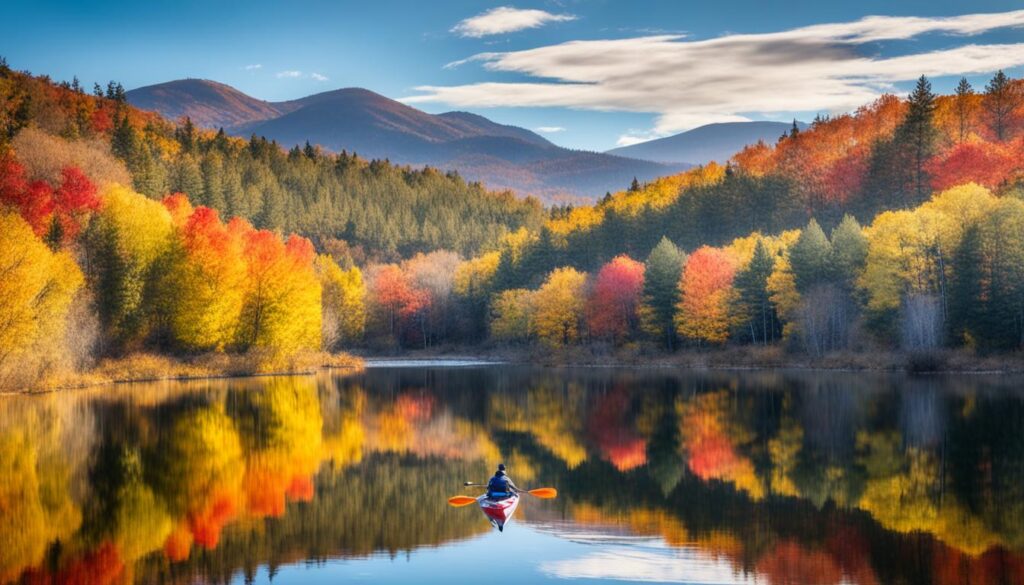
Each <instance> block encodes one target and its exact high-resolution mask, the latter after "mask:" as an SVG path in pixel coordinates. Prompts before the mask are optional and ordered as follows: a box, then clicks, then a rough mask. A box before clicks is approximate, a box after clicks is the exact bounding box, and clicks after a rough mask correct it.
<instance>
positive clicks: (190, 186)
mask: <svg viewBox="0 0 1024 585" xmlns="http://www.w3.org/2000/svg"><path fill="white" fill-rule="evenodd" d="M171 192H173V193H184V194H186V195H188V196H189V199H192V200H193V201H195V202H197V203H202V202H203V201H204V197H205V196H204V193H203V173H202V171H201V170H200V169H199V163H197V162H196V159H195V158H194V157H192V156H190V155H187V154H180V155H179V156H178V160H177V161H175V164H174V172H173V175H172V177H171Z"/></svg>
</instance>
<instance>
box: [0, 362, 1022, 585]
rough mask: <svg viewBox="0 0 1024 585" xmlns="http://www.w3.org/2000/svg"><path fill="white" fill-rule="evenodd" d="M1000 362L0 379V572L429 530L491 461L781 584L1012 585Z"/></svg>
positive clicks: (333, 547) (193, 571) (70, 578)
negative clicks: (59, 381)
mask: <svg viewBox="0 0 1024 585" xmlns="http://www.w3.org/2000/svg"><path fill="white" fill-rule="evenodd" d="M1015 382H1016V381H1014V380H1006V379H997V378H986V377H970V378H925V379H913V378H906V377H900V376H882V375H864V374H856V375H854V374H807V373H786V372H764V373H742V374H740V373H682V374H680V373H669V372H664V371H650V370H648V371H642V370H603V369H600V370H583V369H580V370H543V369H527V368H511V367H490V368H460V369H449V370H445V369H438V368H422V369H391V370H389V369H380V370H373V369H371V370H367V371H366V372H363V373H360V374H354V375H350V376H328V375H323V376H319V377H282V378H265V379H257V380H245V381H235V380H230V381H216V382H204V383H163V384H148V385H141V384H140V385H131V386H123V387H117V388H113V389H105V390H98V391H91V392H81V393H66V394H60V395H48V396H42V397H8V398H5V399H3V400H0V477H2V479H3V481H2V482H0V582H10V581H22V582H26V583H58V582H59V583H65V582H67V583H71V582H88V583H125V582H154V581H162V582H182V583H185V582H192V581H195V580H197V579H198V580H204V581H210V582H227V581H229V580H231V579H232V578H234V577H236V576H238V575H239V574H242V575H245V576H247V577H248V578H252V576H253V575H255V573H256V570H257V567H260V566H266V567H268V568H269V570H270V572H271V574H273V572H274V571H275V570H277V568H278V567H280V566H282V565H286V564H290V563H295V562H300V561H325V560H328V559H332V558H353V557H366V556H367V555H374V554H377V553H385V554H387V555H391V556H394V555H397V554H399V553H402V552H408V551H412V550H415V549H418V548H421V547H431V546H441V545H445V544H448V543H453V542H456V541H459V540H461V539H466V538H470V537H474V536H476V535H479V534H483V533H484V532H486V531H488V530H489V527H488V526H487V524H486V523H485V522H483V521H482V519H481V517H480V516H479V515H476V514H469V513H455V512H453V511H451V510H450V509H449V508H447V507H446V497H447V496H449V495H452V494H453V493H459V492H458V489H459V488H458V486H459V485H460V483H461V482H462V481H464V480H475V481H479V480H482V479H484V477H485V475H484V474H485V473H487V472H488V471H489V470H490V469H491V467H492V466H493V465H494V463H495V462H496V461H498V460H504V461H506V462H507V463H509V465H510V472H512V474H513V477H515V478H516V479H517V480H518V481H519V482H520V483H521V484H525V483H529V484H531V485H540V484H545V485H555V486H557V487H558V488H559V489H560V491H561V494H562V495H561V497H560V498H559V499H558V500H555V501H552V502H545V503H541V502H536V503H534V502H531V505H530V506H526V507H524V508H525V509H523V510H521V512H520V514H521V516H520V519H521V520H523V521H525V522H528V523H531V524H533V525H535V526H537V527H539V528H542V529H545V530H549V531H554V532H556V533H557V532H558V531H559V530H566V529H568V528H569V527H574V528H572V529H573V530H576V529H580V528H586V529H588V530H590V531H597V532H599V533H602V532H603V533H608V534H622V533H628V534H633V535H637V536H647V537H654V538H657V539H659V540H660V541H661V542H663V543H665V545H667V546H670V547H675V548H677V549H679V550H680V551H682V550H687V551H696V553H699V554H700V555H703V557H701V558H712V559H715V560H716V562H719V563H721V562H726V563H728V565H729V566H730V567H731V568H732V571H733V572H734V573H735V574H737V575H745V576H749V577H754V578H756V579H758V580H759V581H762V582H768V583H773V584H781V583H837V584H838V583H843V582H847V583H857V584H872V583H893V582H929V583H948V584H953V583H972V584H984V583H1020V582H1024V493H1022V487H1021V486H1022V482H1024V433H1022V432H1021V429H1024V397H1022V396H1021V394H1019V393H1018V392H1017V391H1015V390H1014V384H1015ZM694 558H696V557H694ZM565 566H567V565H563V568H564V567H565Z"/></svg>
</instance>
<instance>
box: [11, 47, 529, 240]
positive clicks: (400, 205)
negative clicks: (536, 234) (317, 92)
mask: <svg viewBox="0 0 1024 585" xmlns="http://www.w3.org/2000/svg"><path fill="white" fill-rule="evenodd" d="M0 84H2V85H0V96H2V97H0V100H2V101H0V106H2V107H0V116H2V118H0V119H2V123H3V124H4V126H5V128H6V130H5V135H6V140H7V141H9V143H10V144H9V145H10V146H12V147H13V152H14V153H15V156H17V158H18V160H19V161H21V163H22V164H25V165H26V166H27V171H28V173H29V176H30V178H51V179H52V178H54V177H55V174H54V173H53V172H52V168H56V167H60V166H62V165H61V164H60V163H59V162H56V161H61V160H62V161H63V163H64V164H65V165H66V164H70V163H74V164H76V165H77V166H81V164H83V163H82V162H81V161H79V159H78V158H74V157H72V158H67V156H68V155H67V152H66V151H68V150H69V149H72V150H77V151H82V153H84V152H85V151H90V152H91V154H89V155H88V156H89V157H90V160H92V159H97V160H99V159H103V160H104V161H105V162H104V163H103V165H104V167H103V168H102V169H92V170H90V169H85V170H86V173H87V174H89V175H90V178H91V179H92V180H93V181H94V182H96V183H97V184H103V183H105V182H107V181H115V182H122V183H124V182H126V181H128V180H130V182H131V186H132V187H133V188H134V189H135V190H136V191H138V192H139V193H142V194H144V195H146V196H149V197H152V198H162V197H164V196H166V195H167V194H169V193H183V194H185V195H187V196H188V197H189V198H190V200H191V201H192V202H194V203H195V204H197V205H198V204H201V205H205V206H208V207H211V208H213V209H216V210H217V211H218V212H220V214H221V215H222V216H223V217H228V218H229V217H240V218H243V219H246V220H248V221H250V222H252V223H253V224H254V225H255V226H256V227H259V228H265V229H271V230H273V229H279V230H282V231H286V232H289V231H294V232H300V233H302V234H304V235H305V236H307V237H309V238H311V239H313V240H314V241H316V242H318V243H325V242H327V241H329V240H331V239H337V238H341V239H344V240H345V241H346V242H348V243H349V244H350V245H351V246H356V247H364V248H365V249H367V250H372V255H373V256H374V257H377V258H385V259H386V258H398V257H402V256H408V255H411V254H413V253H415V252H421V251H429V250H433V249H437V248H445V249H451V250H456V251H458V252H460V253H463V254H470V253H473V252H475V251H478V250H480V249H481V248H485V247H489V246H493V245H494V244H495V243H496V242H497V241H498V240H499V239H500V237H501V235H502V234H504V233H507V232H510V231H515V230H516V229H519V228H520V227H529V228H534V227H537V226H539V224H540V222H541V220H542V215H543V211H542V209H541V207H540V204H539V203H538V202H537V201H534V200H530V199H526V200H523V199H519V198H516V197H514V196H513V195H512V194H511V193H493V192H488V191H486V190H485V189H484V187H483V186H481V185H479V184H476V183H468V182H466V181H464V180H462V179H461V178H460V177H459V176H458V175H457V174H456V173H441V172H439V171H437V170H436V169H427V168H424V169H412V168H408V167H399V166H395V165H392V164H389V163H387V162H386V161H366V160H364V159H361V158H358V157H355V156H352V155H349V154H346V153H341V154H340V155H337V156H334V155H328V154H324V153H322V152H320V151H319V150H318V149H315V148H312V147H309V148H306V149H298V148H295V149H292V150H291V151H287V152H286V151H284V150H283V149H281V148H280V147H278V146H277V145H276V144H274V143H272V142H268V141H266V140H264V139H262V138H253V139H251V140H240V139H237V138H231V137H228V136H226V135H224V134H223V133H214V132H209V131H201V130H199V129H197V128H196V127H195V126H194V125H192V124H191V123H188V122H186V123H184V124H182V125H180V127H179V126H176V125H175V124H174V123H172V122H169V121H167V120H164V119H161V118H160V117H159V116H156V115H155V114H150V113H146V112H142V111H141V110H138V109H136V108H133V107H131V106H129V105H128V104H127V103H126V101H125V92H124V90H123V89H122V88H121V86H120V85H119V84H116V83H113V82H112V83H111V84H110V85H108V87H106V88H105V89H103V88H100V87H96V88H94V90H93V94H88V93H86V92H85V91H84V90H83V88H81V87H79V86H78V84H77V82H76V83H75V84H64V85H56V84H53V83H52V82H51V81H50V80H49V79H48V78H46V77H33V76H31V75H29V74H27V73H22V72H17V71H12V70H11V69H9V68H8V67H6V65H4V66H3V68H2V69H0ZM23 128H24V129H26V131H25V132H21V130H22V129H23ZM54 137H59V138H61V139H64V140H63V141H55V140H54ZM108 145H109V146H108ZM57 151H60V152H57ZM107 154H112V155H113V158H114V159H117V160H111V157H109V156H105V155H107ZM81 156H85V154H80V156H79V158H80V157H81ZM61 157H64V158H63V159H62V158H61ZM94 164H100V163H98V162H97V163H94ZM115 168H116V169H119V171H114V170H112V169H115ZM122 168H126V169H127V171H128V172H129V173H130V179H128V178H127V177H126V175H125V174H124V172H123V170H120V169H122ZM58 170H59V169H58ZM47 173H49V174H48V175H47ZM90 173H91V174H90ZM44 175H45V176H44Z"/></svg>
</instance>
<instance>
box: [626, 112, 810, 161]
mask: <svg viewBox="0 0 1024 585" xmlns="http://www.w3.org/2000/svg"><path fill="white" fill-rule="evenodd" d="M797 126H798V127H799V128H800V129H801V130H803V129H804V128H806V127H807V124H804V123H801V122H797ZM792 127H793V123H792V122H763V121H762V122H722V123H718V124H707V125H704V126H700V127H697V128H694V129H692V130H688V131H686V132H682V133H679V134H675V135H673V136H666V137H665V138H658V139H656V140H649V141H647V142H641V143H639V144H633V145H630V146H623V147H620V148H613V149H611V150H608V151H606V154H614V155H618V156H627V157H631V158H638V159H642V160H649V161H654V162H660V163H666V164H673V163H675V164H678V163H686V164H691V165H700V164H705V163H708V162H711V161H718V162H720V163H724V162H725V161H727V160H729V158H730V157H732V155H734V154H736V153H737V152H739V151H740V150H742V149H743V147H744V146H747V145H748V144H756V143H757V142H758V141H759V140H763V141H765V142H767V143H768V144H774V143H775V142H776V141H777V140H778V139H779V137H780V136H782V134H783V133H784V132H788V131H789V130H790V129H791V128H792Z"/></svg>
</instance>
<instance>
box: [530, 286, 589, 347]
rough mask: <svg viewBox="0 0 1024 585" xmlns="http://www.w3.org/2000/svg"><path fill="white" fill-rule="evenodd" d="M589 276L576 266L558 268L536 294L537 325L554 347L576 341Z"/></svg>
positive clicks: (539, 335)
mask: <svg viewBox="0 0 1024 585" xmlns="http://www.w3.org/2000/svg"><path fill="white" fill-rule="evenodd" d="M586 282H587V275H586V274H585V273H583V272H579V271H578V270H576V269H574V268H558V269H555V270H554V271H552V272H551V274H549V275H548V278H547V280H545V281H544V284H543V285H542V286H541V287H540V289H538V290H537V292H536V293H534V295H533V304H534V311H533V313H534V317H533V328H534V331H535V332H536V334H537V337H538V338H539V339H540V340H541V341H543V342H544V343H546V344H547V345H550V346H556V347H557V346H561V345H569V344H571V343H575V342H577V341H578V340H579V338H580V320H581V319H582V318H583V309H584V306H585V303H586V294H585V292H586V291H585V290H584V287H585V285H586Z"/></svg>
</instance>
